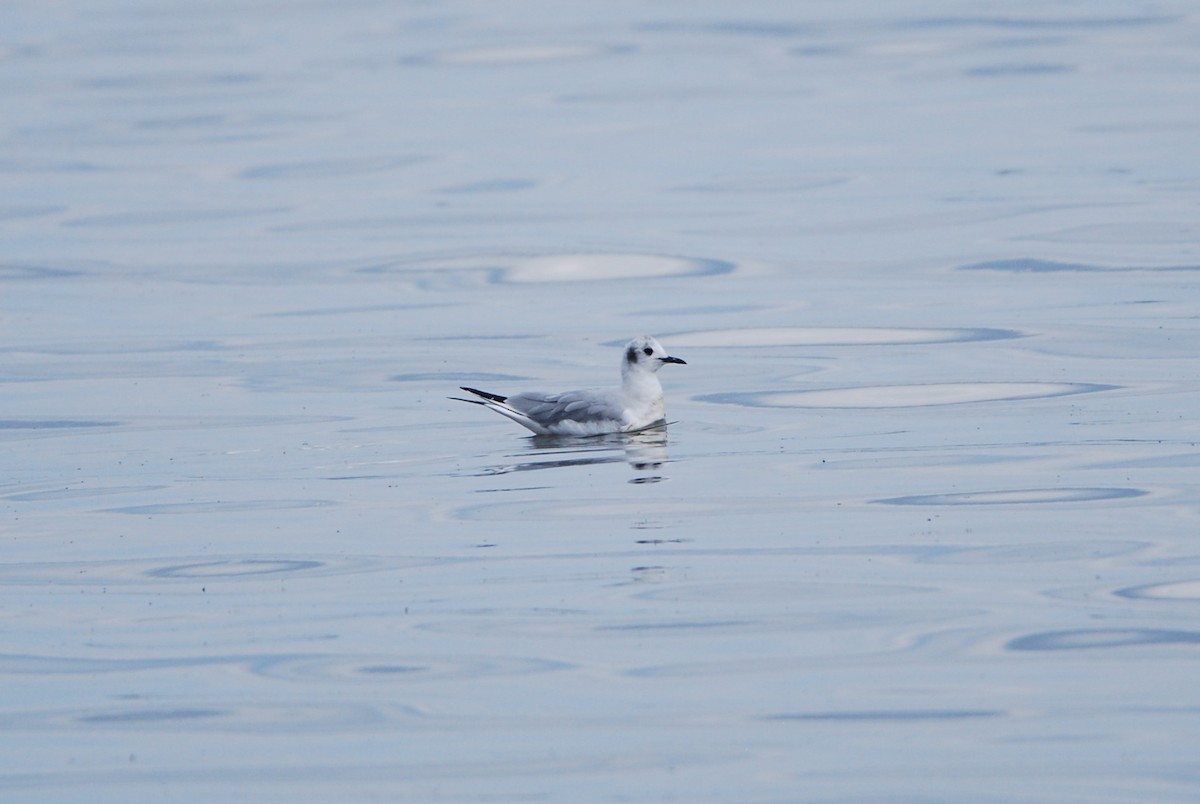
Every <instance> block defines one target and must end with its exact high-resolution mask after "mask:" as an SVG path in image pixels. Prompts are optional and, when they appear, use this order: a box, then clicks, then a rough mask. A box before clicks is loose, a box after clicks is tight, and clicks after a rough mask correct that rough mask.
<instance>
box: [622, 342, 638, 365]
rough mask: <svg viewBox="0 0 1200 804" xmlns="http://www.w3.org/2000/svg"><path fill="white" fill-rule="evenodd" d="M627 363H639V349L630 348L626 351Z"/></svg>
mask: <svg viewBox="0 0 1200 804" xmlns="http://www.w3.org/2000/svg"><path fill="white" fill-rule="evenodd" d="M625 361H626V362H627V363H636V362H637V349H634V348H633V347H632V346H630V347H629V348H628V349H626V350H625Z"/></svg>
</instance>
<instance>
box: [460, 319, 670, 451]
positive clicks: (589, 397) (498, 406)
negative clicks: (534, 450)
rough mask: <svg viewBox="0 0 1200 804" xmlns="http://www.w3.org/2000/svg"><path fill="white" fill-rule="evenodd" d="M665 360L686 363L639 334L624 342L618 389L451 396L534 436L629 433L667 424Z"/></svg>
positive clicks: (484, 392) (475, 390) (478, 391)
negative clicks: (662, 371)
mask: <svg viewBox="0 0 1200 804" xmlns="http://www.w3.org/2000/svg"><path fill="white" fill-rule="evenodd" d="M667 363H678V364H680V365H687V364H686V363H685V362H684V361H682V360H680V359H679V358H678V357H671V356H670V355H668V354H667V353H666V350H664V349H663V348H662V345H661V344H660V343H659V342H658V341H656V340H654V338H651V337H650V336H649V335H640V336H638V337H636V338H634V339H633V340H631V341H630V342H629V343H627V344H626V345H625V354H624V355H623V356H622V358H621V387H620V388H614V389H612V390H583V391H565V392H563V393H559V394H545V393H540V392H537V391H525V392H522V393H519V394H513V395H512V396H501V395H499V394H493V393H490V392H488V391H480V390H479V389H477V388H468V387H466V386H463V387H462V390H464V391H467V392H468V393H472V394H474V395H475V396H477V397H479V399H462V398H460V397H450V398H451V399H456V400H458V401H459V402H471V403H473V404H476V405H483V406H484V407H486V408H490V409H491V410H494V411H496V412H497V413H499V414H500V415H502V416H507V417H508V418H510V419H512V420H513V421H514V422H516V423H517V424H519V425H521V426H523V427H526V428H528V429H529V430H532V431H533V432H535V433H537V434H538V435H570V436H594V435H604V434H606V433H632V432H635V431H637V430H645V429H646V428H648V427H654V426H655V425H659V424H665V423H666V418H665V414H664V412H663V390H662V383H660V382H659V381H658V376H657V375H656V372H657V371H658V370H659V369H660V368H662V367H663V366H664V365H665V364H667Z"/></svg>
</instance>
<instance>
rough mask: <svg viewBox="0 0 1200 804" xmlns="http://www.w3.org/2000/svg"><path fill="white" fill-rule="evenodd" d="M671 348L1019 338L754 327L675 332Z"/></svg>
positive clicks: (1005, 333)
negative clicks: (673, 346)
mask: <svg viewBox="0 0 1200 804" xmlns="http://www.w3.org/2000/svg"><path fill="white" fill-rule="evenodd" d="M668 337H669V338H670V341H671V344H672V345H677V346H683V347H686V346H702V347H762V346H886V345H892V344H897V345H899V344H914V343H966V342H969V341H994V340H1003V339H1006V338H1021V337H1024V335H1023V333H1021V332H1018V331H1017V330H1013V329H979V328H976V329H957V328H951V329H944V328H943V329H922V328H914V327H754V328H747V329H711V330H697V331H695V332H677V333H674V334H671V335H669V336H664V340H666V339H667V338H668Z"/></svg>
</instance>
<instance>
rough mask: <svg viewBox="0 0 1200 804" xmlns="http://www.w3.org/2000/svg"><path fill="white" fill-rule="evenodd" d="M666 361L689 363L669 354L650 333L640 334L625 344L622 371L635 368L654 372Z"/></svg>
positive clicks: (681, 363) (684, 364) (680, 363)
mask: <svg viewBox="0 0 1200 804" xmlns="http://www.w3.org/2000/svg"><path fill="white" fill-rule="evenodd" d="M664 363H678V364H679V365H681V366H686V365H687V363H685V362H683V361H682V360H680V359H679V358H678V357H671V356H670V355H668V354H667V350H666V349H663V348H662V344H661V343H659V342H658V341H656V340H654V339H653V338H651V337H650V336H649V335H639V336H638V337H636V338H634V339H633V340H631V341H630V342H629V343H627V344H625V357H624V358H623V359H622V360H621V373H622V374H624V373H625V372H628V371H635V370H640V371H650V372H654V371H658V370H659V369H660V368H662V367H663V364H664Z"/></svg>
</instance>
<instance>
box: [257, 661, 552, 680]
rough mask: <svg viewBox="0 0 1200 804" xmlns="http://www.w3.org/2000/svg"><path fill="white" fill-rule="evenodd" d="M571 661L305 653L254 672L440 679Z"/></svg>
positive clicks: (523, 671) (520, 671)
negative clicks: (304, 655) (306, 655)
mask: <svg viewBox="0 0 1200 804" xmlns="http://www.w3.org/2000/svg"><path fill="white" fill-rule="evenodd" d="M573 666H574V665H572V664H570V663H568V662H561V661H555V660H552V659H537V658H528V657H523V656H460V655H455V656H405V657H394V656H308V657H297V658H289V659H285V660H282V661H271V662H264V663H263V664H261V665H260V666H258V667H257V668H255V672H257V673H258V674H259V675H263V676H268V677H271V678H280V679H287V680H291V681H361V682H364V683H395V682H396V681H398V680H399V681H435V680H436V681H442V680H445V679H455V678H485V677H492V676H514V675H527V674H530V673H548V672H553V671H556V670H566V669H569V668H571V667H573Z"/></svg>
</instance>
